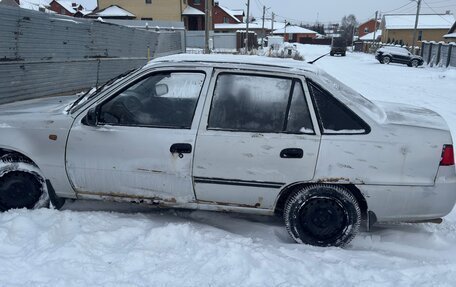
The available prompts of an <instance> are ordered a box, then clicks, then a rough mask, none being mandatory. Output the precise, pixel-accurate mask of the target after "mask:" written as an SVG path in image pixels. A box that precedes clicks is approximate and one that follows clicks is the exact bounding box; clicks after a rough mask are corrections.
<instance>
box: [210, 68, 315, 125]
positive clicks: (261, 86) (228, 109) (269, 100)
mask: <svg viewBox="0 0 456 287" xmlns="http://www.w3.org/2000/svg"><path fill="white" fill-rule="evenodd" d="M293 82H294V80H293V79H290V78H281V77H272V76H259V75H240V74H231V73H223V74H220V75H219V76H218V78H217V82H216V87H215V91H214V96H213V99H212V105H211V111H210V114H209V121H208V129H216V130H228V131H241V132H270V133H280V132H290V133H304V132H306V133H308V132H309V131H310V132H311V133H313V128H312V122H311V119H310V115H309V111H308V108H307V103H306V101H305V98H304V92H303V90H302V85H301V84H300V83H299V85H298V84H294V83H293ZM296 83H298V81H296ZM293 86H295V88H293ZM292 88H293V90H292ZM292 91H293V93H292ZM287 113H288V115H287Z"/></svg>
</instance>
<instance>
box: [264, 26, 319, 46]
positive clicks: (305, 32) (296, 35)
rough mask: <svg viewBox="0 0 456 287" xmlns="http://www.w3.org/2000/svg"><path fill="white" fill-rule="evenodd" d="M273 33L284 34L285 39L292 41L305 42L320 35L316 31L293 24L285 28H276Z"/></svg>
mask: <svg viewBox="0 0 456 287" xmlns="http://www.w3.org/2000/svg"><path fill="white" fill-rule="evenodd" d="M272 34H274V35H279V36H283V38H284V40H285V41H286V42H290V43H304V42H306V40H308V39H315V38H317V35H318V33H317V32H315V31H312V30H309V29H306V28H302V27H300V26H293V25H287V26H285V27H284V28H281V29H277V30H274V31H273V32H272ZM306 38H307V39H306Z"/></svg>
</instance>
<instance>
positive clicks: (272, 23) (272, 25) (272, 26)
mask: <svg viewBox="0 0 456 287" xmlns="http://www.w3.org/2000/svg"><path fill="white" fill-rule="evenodd" d="M274 17H275V14H274V12H272V21H271V33H273V32H274ZM273 34H274V33H273Z"/></svg>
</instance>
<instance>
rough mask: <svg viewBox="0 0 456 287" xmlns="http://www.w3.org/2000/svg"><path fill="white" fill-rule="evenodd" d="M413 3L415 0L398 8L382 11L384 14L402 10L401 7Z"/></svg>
mask: <svg viewBox="0 0 456 287" xmlns="http://www.w3.org/2000/svg"><path fill="white" fill-rule="evenodd" d="M412 3H413V1H412V2H408V3H407V4H405V5H402V6H401V7H399V8H396V9H392V10H389V11H382V13H383V14H387V13H391V12H394V11H397V10H400V9H402V8H404V7H406V6H408V5H410V4H412Z"/></svg>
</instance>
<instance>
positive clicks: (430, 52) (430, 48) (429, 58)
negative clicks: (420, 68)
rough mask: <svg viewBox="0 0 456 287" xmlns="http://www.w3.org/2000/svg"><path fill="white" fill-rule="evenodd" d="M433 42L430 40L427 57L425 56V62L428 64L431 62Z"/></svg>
mask: <svg viewBox="0 0 456 287" xmlns="http://www.w3.org/2000/svg"><path fill="white" fill-rule="evenodd" d="M433 44H434V43H432V42H429V54H428V58H427V63H428V65H430V64H431V56H432V45H433Z"/></svg>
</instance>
